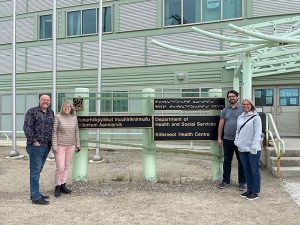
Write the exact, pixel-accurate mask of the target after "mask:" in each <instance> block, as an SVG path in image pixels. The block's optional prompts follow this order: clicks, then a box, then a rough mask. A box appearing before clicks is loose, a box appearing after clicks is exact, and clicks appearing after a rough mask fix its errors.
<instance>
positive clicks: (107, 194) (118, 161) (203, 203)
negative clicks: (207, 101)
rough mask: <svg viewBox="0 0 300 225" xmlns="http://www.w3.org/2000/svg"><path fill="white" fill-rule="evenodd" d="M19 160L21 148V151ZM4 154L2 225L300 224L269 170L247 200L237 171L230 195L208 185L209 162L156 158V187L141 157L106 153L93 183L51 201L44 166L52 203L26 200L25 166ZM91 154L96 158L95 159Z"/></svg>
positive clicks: (92, 173) (48, 169)
mask: <svg viewBox="0 0 300 225" xmlns="http://www.w3.org/2000/svg"><path fill="white" fill-rule="evenodd" d="M19 151H20V153H21V154H24V155H26V156H27V154H26V153H25V151H24V149H19ZM8 152H9V149H8V148H6V147H5V148H4V147H0V156H1V157H0V180H1V190H0V218H1V219H0V224H5V225H6V224H131V225H132V224H197V225H198V224H243V225H246V224H278V225H279V224H280V225H285V224H286V225H290V224H294V225H298V224H299V221H300V208H299V207H298V206H297V204H296V203H295V202H293V200H292V199H291V197H290V196H289V195H288V193H287V192H285V190H284V188H283V182H282V180H281V179H277V178H275V177H273V176H272V175H271V174H270V173H269V172H268V171H266V170H265V169H264V168H262V169H261V174H262V190H261V194H260V198H259V199H258V200H255V201H247V200H245V199H242V198H241V197H240V196H239V194H240V192H239V191H238V190H237V182H236V180H237V171H236V170H237V169H236V164H234V165H233V166H234V169H233V179H232V184H231V186H230V187H229V188H227V189H226V190H219V189H218V188H216V185H217V182H214V181H212V180H211V168H210V162H209V161H203V160H199V159H194V158H193V157H178V155H172V154H167V155H162V154H158V155H157V175H158V183H149V182H146V181H144V180H143V171H142V165H143V162H142V159H143V155H142V153H141V152H139V151H132V150H119V151H103V152H102V156H103V157H104V159H105V162H103V163H99V164H89V168H88V169H89V171H88V177H89V182H79V183H72V182H71V175H70V177H69V178H70V179H69V182H68V183H69V184H70V185H69V186H70V187H71V189H72V190H73V193H72V194H71V195H63V196H62V197H61V198H55V197H54V196H53V186H54V172H55V165H54V162H53V161H47V162H46V165H45V168H44V170H43V172H42V174H41V190H42V191H43V192H44V193H45V194H48V195H50V204H49V205H47V206H39V205H33V204H31V201H30V200H29V165H28V164H29V163H28V159H27V158H25V159H19V160H11V159H5V158H4V157H5V156H6V155H7V154H8ZM91 154H93V152H91Z"/></svg>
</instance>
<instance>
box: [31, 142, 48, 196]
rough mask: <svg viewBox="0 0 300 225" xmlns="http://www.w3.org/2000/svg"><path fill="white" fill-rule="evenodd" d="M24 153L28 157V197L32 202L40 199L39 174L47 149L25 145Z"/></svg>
mask: <svg viewBox="0 0 300 225" xmlns="http://www.w3.org/2000/svg"><path fill="white" fill-rule="evenodd" d="M26 151H27V153H28V155H29V168H30V195H31V198H32V200H38V199H40V198H41V197H42V196H41V193H40V173H41V172H42V169H43V167H44V164H45V162H46V159H47V156H48V154H49V148H48V147H45V146H34V145H27V146H26Z"/></svg>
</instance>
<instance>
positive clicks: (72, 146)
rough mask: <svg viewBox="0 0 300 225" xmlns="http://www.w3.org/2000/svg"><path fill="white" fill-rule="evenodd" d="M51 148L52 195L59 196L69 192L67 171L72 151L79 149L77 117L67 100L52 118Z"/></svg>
mask: <svg viewBox="0 0 300 225" xmlns="http://www.w3.org/2000/svg"><path fill="white" fill-rule="evenodd" d="M52 149H53V152H54V157H55V164H56V173H55V192H54V196H55V197H60V196H61V193H64V194H70V193H71V190H69V189H68V188H67V187H66V181H67V178H68V171H69V167H70V164H71V161H72V157H73V154H74V151H75V150H76V152H78V151H80V140H79V129H78V122H77V117H76V116H75V115H74V110H73V107H72V105H71V104H70V103H69V102H64V103H63V104H62V106H61V110H60V113H58V114H57V115H56V116H55V118H54V125H53V132H52Z"/></svg>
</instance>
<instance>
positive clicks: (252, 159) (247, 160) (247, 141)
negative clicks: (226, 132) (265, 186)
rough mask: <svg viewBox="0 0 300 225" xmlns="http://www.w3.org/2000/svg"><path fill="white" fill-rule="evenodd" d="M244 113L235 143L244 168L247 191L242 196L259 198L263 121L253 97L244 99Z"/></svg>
mask: <svg viewBox="0 0 300 225" xmlns="http://www.w3.org/2000/svg"><path fill="white" fill-rule="evenodd" d="M242 106H243V113H242V114H241V115H240V116H239V117H238V120H237V130H236V136H235V141H234V144H235V145H236V146H237V147H238V150H239V155H240V159H241V162H242V165H243V168H244V173H245V177H246V182H247V191H246V192H244V193H243V194H241V195H240V196H241V197H244V198H247V199H248V200H254V199H257V198H258V193H259V192H260V172H259V160H260V155H261V133H262V123H261V119H260V117H259V115H258V113H257V112H256V110H255V105H254V103H253V102H252V100H251V99H243V101H242Z"/></svg>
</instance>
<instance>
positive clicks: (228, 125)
mask: <svg viewBox="0 0 300 225" xmlns="http://www.w3.org/2000/svg"><path fill="white" fill-rule="evenodd" d="M238 97H239V93H238V92H236V91H235V90H230V91H228V92H227V99H228V102H229V106H227V107H226V108H224V109H223V110H222V113H221V116H220V122H219V127H218V144H219V145H220V146H222V144H223V149H224V162H223V180H222V182H221V183H219V184H218V188H220V189H224V188H227V187H228V186H229V185H230V174H231V164H232V158H233V153H235V155H236V158H237V160H238V182H239V190H240V191H245V190H246V179H245V175H244V171H243V167H242V164H241V161H240V157H239V153H238V149H237V147H236V146H235V145H234V139H235V133H236V126H237V125H236V124H237V118H238V117H239V115H241V114H242V112H243V109H242V105H241V104H239V103H238ZM223 132H224V133H223ZM222 135H223V138H222Z"/></svg>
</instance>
